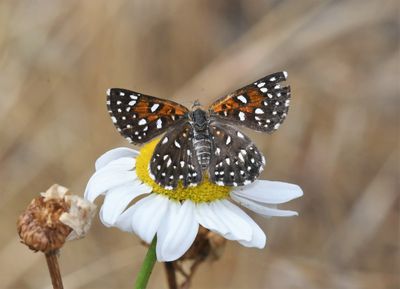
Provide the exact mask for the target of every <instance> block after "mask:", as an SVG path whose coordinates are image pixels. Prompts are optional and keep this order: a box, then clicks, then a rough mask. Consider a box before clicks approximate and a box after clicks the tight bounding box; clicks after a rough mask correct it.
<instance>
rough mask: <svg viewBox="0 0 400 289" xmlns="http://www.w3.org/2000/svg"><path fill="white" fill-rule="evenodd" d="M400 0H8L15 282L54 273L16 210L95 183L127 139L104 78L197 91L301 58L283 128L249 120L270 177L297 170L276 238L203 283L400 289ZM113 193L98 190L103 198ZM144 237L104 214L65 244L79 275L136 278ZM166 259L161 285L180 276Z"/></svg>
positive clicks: (1, 44)
mask: <svg viewBox="0 0 400 289" xmlns="http://www.w3.org/2000/svg"><path fill="white" fill-rule="evenodd" d="M398 6H399V5H398V2H397V3H396V1H362V0H359V1H316V0H305V1H283V0H282V1H255V0H247V1H245V0H233V1H212V0H204V1H183V0H170V1H161V0H158V1H157V0H152V1H144V0H132V1H128V0H125V1H105V0H104V1H100V0H99V1H78V0H74V1H61V0H57V1H11V0H10V1H1V2H0V73H1V74H0V75H1V76H0V91H1V96H0V97H1V104H0V122H1V127H0V140H1V141H0V185H1V187H0V197H1V199H0V210H1V215H2V218H1V219H0V224H1V231H0V287H1V288H18V289H19V288H32V289H33V288H35V289H36V288H49V287H48V286H49V277H48V274H47V268H46V265H45V260H44V258H43V256H42V254H38V253H37V254H34V253H32V252H30V251H29V250H28V249H27V248H26V247H24V246H23V245H21V244H19V241H18V238H17V234H16V228H15V221H16V219H17V216H18V215H19V213H20V212H21V211H22V210H23V208H24V207H25V206H26V205H27V203H28V202H29V201H30V200H31V199H32V198H33V197H35V196H36V195H37V193H38V192H40V191H43V190H45V189H46V188H47V187H49V186H50V185H51V184H53V183H55V182H56V183H60V184H62V185H65V186H68V187H70V188H71V189H72V190H73V191H75V192H78V193H80V194H82V193H83V191H84V188H85V185H86V182H87V180H88V178H89V177H90V175H91V174H92V173H93V170H94V161H95V160H96V158H97V157H98V156H100V155H101V154H102V153H104V152H105V151H107V150H109V149H111V148H113V147H116V146H128V144H127V143H126V142H125V140H124V139H123V138H122V137H120V136H119V134H118V133H117V132H116V130H115V129H114V127H113V125H112V122H111V121H110V119H109V116H108V113H107V110H106V105H105V91H106V89H107V88H109V87H124V88H128V89H133V90H137V91H141V92H143V93H147V94H150V95H155V96H159V97H163V98H171V99H174V100H176V101H179V102H181V103H183V104H185V105H187V106H190V104H191V103H192V101H193V100H194V99H196V98H197V99H200V101H202V103H203V104H206V105H207V104H209V103H210V102H211V101H213V100H214V99H215V98H217V97H219V96H222V95H224V94H225V93H228V92H230V91H232V90H234V89H236V88H239V87H241V86H243V85H245V84H247V83H249V82H251V81H253V80H256V79H258V78H260V77H262V76H264V75H267V74H269V73H272V72H276V71H281V70H287V71H288V72H289V82H290V84H291V86H292V91H293V98H292V102H291V109H290V112H289V116H288V118H287V120H286V121H285V123H284V125H283V126H282V127H281V129H280V130H279V131H278V132H277V133H275V134H273V135H261V134H255V133H252V132H248V133H249V134H250V135H251V136H252V137H253V138H254V139H255V141H256V143H257V144H258V146H259V147H260V149H261V150H262V151H263V152H264V153H265V155H266V156H267V160H268V161H267V167H266V170H265V171H264V173H263V176H262V177H263V178H265V179H270V180H283V181H287V182H292V183H297V184H299V185H300V186H301V187H302V188H303V190H304V193H305V195H304V197H303V198H301V199H299V200H296V201H293V202H291V203H290V204H286V205H284V206H283V207H285V208H290V209H294V210H297V211H299V213H300V216H299V217H297V218H288V219H284V218H281V219H279V218H273V219H263V218H261V217H258V216H254V215H253V216H254V218H255V219H256V221H257V222H258V223H259V224H260V226H261V227H262V228H263V229H264V230H265V232H266V233H267V235H268V238H269V243H268V246H267V248H266V249H264V250H257V249H248V248H244V247H241V246H239V245H238V244H236V243H234V242H231V243H229V244H228V246H227V248H226V251H225V254H224V255H223V257H222V258H221V259H220V260H219V261H218V262H215V263H206V264H203V265H202V266H201V267H200V269H199V271H198V272H197V274H196V276H195V278H194V285H193V287H192V288H238V289H239V288H240V289H241V288H256V289H258V288H268V289H279V288H307V289H308V288H354V289H356V288H374V289H375V288H393V289H394V288H400V282H399V276H398V274H399V236H400V235H399V208H400V206H399V194H398V192H399V183H398V177H399V151H398V140H399V130H398V128H399V126H398V125H399V84H398V82H399V37H400V36H399V35H400V34H399V21H398V15H399V14H398V12H399V11H398V8H399V7H398ZM100 203H101V200H99V201H98V204H100ZM144 253H145V250H144V248H143V247H142V246H141V245H140V242H139V240H138V238H137V237H136V236H133V235H129V234H126V233H122V232H120V231H118V230H117V229H108V228H105V227H104V226H102V225H101V223H100V222H99V220H98V218H96V220H95V223H94V225H93V229H92V231H91V232H90V234H89V236H88V237H87V238H86V239H84V240H81V241H78V242H72V243H68V244H67V245H66V246H65V247H64V249H63V251H62V255H61V259H60V262H61V267H62V272H63V275H64V278H65V280H64V281H65V287H66V288H67V289H73V288H99V289H101V288H119V289H122V288H133V282H134V277H135V274H136V273H137V272H138V268H139V266H140V264H141V262H142V259H143V256H144ZM165 280H166V279H165V276H164V272H163V267H162V266H161V265H157V267H156V269H155V272H154V274H153V277H152V279H151V283H150V288H167V286H166V282H165Z"/></svg>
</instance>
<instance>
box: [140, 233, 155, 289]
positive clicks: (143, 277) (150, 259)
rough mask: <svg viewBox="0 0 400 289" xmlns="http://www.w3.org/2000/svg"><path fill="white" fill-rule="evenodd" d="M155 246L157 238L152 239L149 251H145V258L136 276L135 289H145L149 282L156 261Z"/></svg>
mask: <svg viewBox="0 0 400 289" xmlns="http://www.w3.org/2000/svg"><path fill="white" fill-rule="evenodd" d="M156 244H157V237H154V239H153V241H152V242H151V244H150V247H149V250H148V251H147V254H146V257H145V258H144V261H143V264H142V267H141V268H140V271H139V274H138V275H137V278H136V283H135V289H145V288H146V287H147V283H148V282H149V279H150V275H151V272H152V271H153V268H154V264H155V263H156V259H157V257H156Z"/></svg>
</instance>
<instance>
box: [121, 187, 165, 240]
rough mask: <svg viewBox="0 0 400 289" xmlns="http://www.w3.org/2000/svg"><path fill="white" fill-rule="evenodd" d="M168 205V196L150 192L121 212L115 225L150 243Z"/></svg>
mask: <svg viewBox="0 0 400 289" xmlns="http://www.w3.org/2000/svg"><path fill="white" fill-rule="evenodd" d="M168 207H169V200H168V198H166V197H164V196H161V195H158V194H151V195H149V196H148V197H145V198H143V199H141V200H140V201H138V202H137V203H136V204H134V205H133V206H132V207H130V208H129V209H127V210H126V211H125V212H123V213H122V214H121V215H120V216H119V218H118V219H117V222H116V226H117V227H118V228H120V229H121V230H123V231H127V232H134V233H135V234H137V235H138V236H139V237H140V238H141V239H142V240H143V241H145V242H146V243H149V244H150V243H151V241H152V240H153V238H154V236H155V234H156V232H157V230H158V228H159V225H160V223H161V221H162V220H163V219H164V218H165V214H166V212H167V210H168Z"/></svg>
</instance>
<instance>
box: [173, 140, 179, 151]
mask: <svg viewBox="0 0 400 289" xmlns="http://www.w3.org/2000/svg"><path fill="white" fill-rule="evenodd" d="M174 145H175V146H176V147H177V148H178V149H180V148H181V145H180V144H179V142H178V141H176V140H175V141H174Z"/></svg>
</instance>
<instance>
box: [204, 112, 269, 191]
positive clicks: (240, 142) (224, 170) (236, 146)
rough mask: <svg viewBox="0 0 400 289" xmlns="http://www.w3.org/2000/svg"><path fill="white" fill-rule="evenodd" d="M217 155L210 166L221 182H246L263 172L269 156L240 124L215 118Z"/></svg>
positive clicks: (213, 176)
mask: <svg viewBox="0 0 400 289" xmlns="http://www.w3.org/2000/svg"><path fill="white" fill-rule="evenodd" d="M210 131H211V134H212V136H213V137H212V138H213V146H214V147H213V149H214V156H213V157H212V158H211V162H210V166H209V174H210V180H211V181H212V182H214V183H216V184H217V185H220V186H242V185H246V184H250V183H251V182H253V181H254V180H255V179H256V178H257V177H258V176H259V175H260V173H261V172H262V170H263V167H264V164H265V159H264V157H263V156H262V154H261V153H260V151H259V150H258V149H257V147H256V146H255V145H254V144H253V143H252V142H251V140H250V139H249V138H248V137H247V136H246V135H244V134H243V133H242V132H240V131H238V130H237V129H236V128H234V127H232V126H230V125H228V124H224V123H221V122H220V121H219V120H215V121H212V122H211V124H210Z"/></svg>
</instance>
